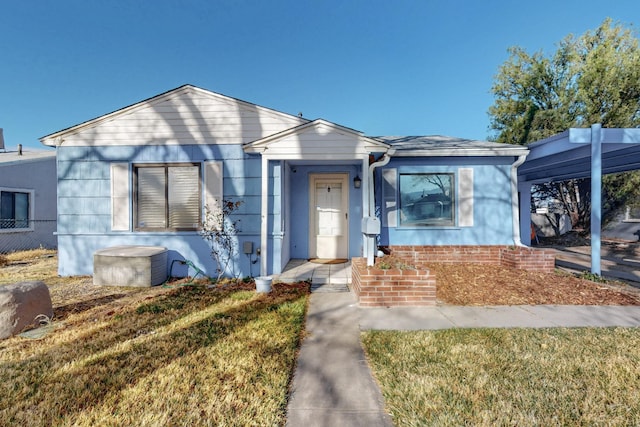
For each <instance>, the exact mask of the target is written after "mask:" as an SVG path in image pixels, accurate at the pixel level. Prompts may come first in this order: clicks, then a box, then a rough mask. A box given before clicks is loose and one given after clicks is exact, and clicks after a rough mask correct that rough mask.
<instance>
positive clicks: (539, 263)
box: [500, 247, 556, 273]
mask: <svg viewBox="0 0 640 427" xmlns="http://www.w3.org/2000/svg"><path fill="white" fill-rule="evenodd" d="M501 254H502V257H501V262H500V264H501V265H502V266H504V267H510V268H515V269H517V270H529V271H539V272H541V273H553V270H554V269H555V265H556V257H555V256H554V255H553V253H551V252H549V251H544V250H541V249H533V248H523V247H516V248H505V249H503V250H502V253H501Z"/></svg>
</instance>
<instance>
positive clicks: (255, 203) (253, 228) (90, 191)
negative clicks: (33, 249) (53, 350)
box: [58, 145, 281, 276]
mask: <svg viewBox="0 0 640 427" xmlns="http://www.w3.org/2000/svg"><path fill="white" fill-rule="evenodd" d="M58 158H59V163H60V168H59V169H58V206H59V212H58V234H59V237H58V238H59V241H60V242H61V243H60V253H59V273H60V274H62V275H77V274H92V271H93V262H92V260H91V255H92V254H93V252H94V251H96V250H97V249H100V248H103V247H108V246H116V245H123V244H129V245H158V246H166V247H167V248H169V250H170V260H172V259H188V260H191V261H192V262H194V263H195V264H196V265H197V266H198V267H199V268H201V269H202V270H204V271H205V272H206V273H207V274H208V275H211V276H213V275H215V265H214V263H213V261H212V260H211V257H210V249H209V247H208V246H207V244H206V242H205V241H204V240H203V239H202V237H201V236H200V235H199V234H198V233H196V232H180V233H140V232H134V231H125V232H122V231H111V198H110V196H111V187H110V184H111V183H110V164H111V163H112V162H127V163H130V164H132V163H165V162H203V161H205V160H222V161H224V167H223V171H224V182H223V187H224V196H225V199H229V200H233V201H236V200H240V201H242V202H243V203H242V204H241V206H240V208H239V209H238V210H237V212H236V214H235V215H234V217H233V219H237V220H239V228H240V232H239V233H238V245H239V246H238V252H239V257H238V260H237V261H236V263H235V265H234V269H235V272H236V273H237V274H239V275H240V276H245V275H249V274H251V271H250V270H251V268H250V267H253V270H255V271H253V273H254V274H258V271H257V270H258V267H257V266H256V265H251V264H250V263H249V261H248V258H247V257H246V256H245V255H244V254H242V243H243V242H244V241H251V242H253V245H254V248H257V247H259V244H260V237H259V236H260V200H261V199H260V192H261V181H260V173H261V160H260V157H259V156H252V157H251V156H249V155H247V154H245V153H244V151H243V150H242V146H240V145H227V146H188V145H187V146H147V147H128V146H110V147H64V146H63V147H59V148H58ZM271 169H272V171H273V172H274V173H276V172H277V173H279V171H275V170H274V168H271ZM269 182H270V186H271V187H272V188H273V186H274V182H276V183H278V184H277V185H276V188H277V189H279V177H273V176H271V177H270V181H269ZM279 193H280V192H279V190H277V191H276V192H275V194H273V195H271V196H270V197H269V204H270V206H276V207H277V209H274V210H273V211H272V213H271V218H270V222H271V223H274V222H279V221H280V215H281V212H280V209H279V197H280V195H279ZM131 197H132V194H130V199H131ZM275 199H278V200H277V201H276V200H275ZM130 206H131V205H130ZM254 259H255V257H254ZM172 274H174V275H181V274H186V271H183V272H182V273H181V272H180V271H179V267H178V266H174V271H173V272H172ZM189 274H193V272H189Z"/></svg>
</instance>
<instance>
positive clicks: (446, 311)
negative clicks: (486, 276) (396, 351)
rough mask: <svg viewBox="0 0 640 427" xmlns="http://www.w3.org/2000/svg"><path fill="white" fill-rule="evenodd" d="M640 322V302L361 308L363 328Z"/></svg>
mask: <svg viewBox="0 0 640 427" xmlns="http://www.w3.org/2000/svg"><path fill="white" fill-rule="evenodd" d="M611 326H640V306H584V305H518V306H489V307H458V306H437V307H406V308H368V309H360V329H362V330H367V329H388V330H419V329H448V328H553V327H571V328H573V327H611Z"/></svg>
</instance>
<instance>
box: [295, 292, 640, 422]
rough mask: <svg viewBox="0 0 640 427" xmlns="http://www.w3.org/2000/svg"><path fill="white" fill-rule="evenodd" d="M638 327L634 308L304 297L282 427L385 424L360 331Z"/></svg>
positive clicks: (330, 294) (331, 295)
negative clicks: (373, 304)
mask: <svg viewBox="0 0 640 427" xmlns="http://www.w3.org/2000/svg"><path fill="white" fill-rule="evenodd" d="M612 326H633V327H637V326H640V307H637V306H558V305H540V306H491V307H458V306H437V307H407V308H359V307H358V305H357V302H356V299H355V297H354V296H353V294H351V293H350V292H315V293H312V294H311V299H310V302H309V312H308V314H307V324H306V331H307V336H306V337H305V339H304V340H303V342H302V347H301V349H300V354H299V356H298V365H297V367H296V371H295V373H294V378H293V383H292V388H291V398H290V400H289V405H288V408H287V426H288V427H299V426H301V427H316V426H318V427H320V426H349V427H351V426H356V427H357V426H367V427H374V426H384V427H386V426H392V425H393V424H392V422H391V419H390V417H389V416H388V414H386V413H385V412H384V400H383V398H382V395H381V393H380V390H379V389H378V386H377V384H376V382H375V381H374V379H373V378H372V376H371V372H370V370H369V367H368V365H367V362H366V360H365V357H364V352H363V350H362V346H361V344H360V331H361V330H369V329H383V330H420V329H447V328H478V327H489V328H511V327H522V328H525V327H533V328H542V327H612Z"/></svg>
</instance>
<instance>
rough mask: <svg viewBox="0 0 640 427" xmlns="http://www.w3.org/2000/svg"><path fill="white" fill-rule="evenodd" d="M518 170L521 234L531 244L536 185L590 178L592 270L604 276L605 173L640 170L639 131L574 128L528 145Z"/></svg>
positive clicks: (523, 241) (527, 243)
mask: <svg viewBox="0 0 640 427" xmlns="http://www.w3.org/2000/svg"><path fill="white" fill-rule="evenodd" d="M528 147H529V150H530V152H529V155H528V156H527V159H526V161H525V162H524V163H523V164H522V165H521V166H520V167H519V168H518V191H519V194H520V235H521V236H522V237H521V238H522V243H524V244H526V245H530V244H531V238H530V232H529V231H530V229H529V227H530V223H531V186H532V185H533V184H541V183H545V182H557V181H566V180H569V179H579V178H589V177H590V178H591V272H592V273H594V274H598V275H599V274H600V248H601V229H602V223H601V222H602V175H604V174H610V173H616V172H626V171H631V170H637V169H640V129H637V128H611V129H608V128H603V127H602V126H601V125H600V124H594V125H592V126H591V127H590V128H571V129H569V130H566V131H564V132H562V133H560V134H557V135H554V136H552V137H550V138H546V139H543V140H540V141H536V142H534V143H531V144H529V145H528Z"/></svg>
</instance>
